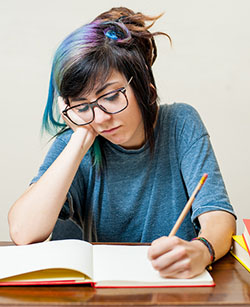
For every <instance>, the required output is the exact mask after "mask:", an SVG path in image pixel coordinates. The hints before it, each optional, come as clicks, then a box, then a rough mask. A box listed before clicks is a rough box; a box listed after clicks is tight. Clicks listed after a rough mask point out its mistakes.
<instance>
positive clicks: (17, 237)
mask: <svg viewBox="0 0 250 307" xmlns="http://www.w3.org/2000/svg"><path fill="white" fill-rule="evenodd" d="M8 223H9V235H10V238H11V240H12V241H13V242H14V243H15V244H16V245H27V244H30V243H33V241H32V238H31V236H30V235H28V234H27V230H25V228H24V227H22V226H21V225H20V224H19V223H18V222H17V221H16V220H15V219H14V217H13V216H12V214H11V211H10V212H9V214H8Z"/></svg>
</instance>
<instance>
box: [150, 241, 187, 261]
mask: <svg viewBox="0 0 250 307" xmlns="http://www.w3.org/2000/svg"><path fill="white" fill-rule="evenodd" d="M181 242H182V240H181V239H180V238H178V237H175V236H173V237H161V238H159V239H157V240H155V241H153V242H152V244H151V246H150V247H149V249H148V258H149V259H150V260H152V259H156V258H158V257H159V256H161V255H163V254H165V253H168V252H169V251H171V250H172V249H173V248H174V247H175V246H177V245H179V244H181Z"/></svg>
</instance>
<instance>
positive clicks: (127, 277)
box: [93, 245, 213, 286]
mask: <svg viewBox="0 0 250 307" xmlns="http://www.w3.org/2000/svg"><path fill="white" fill-rule="evenodd" d="M148 248H149V246H124V245H95V246H93V250H94V251H93V257H94V261H93V265H94V280H95V282H97V283H98V282H100V281H109V282H107V283H102V284H103V285H113V286H115V285H116V282H117V284H119V285H122V284H124V285H125V284H127V285H129V284H132V285H137V284H138V285H144V286H146V285H189V284H190V285H199V284H204V285H205V284H212V283H213V280H212V277H211V276H210V274H209V273H208V272H207V271H205V272H204V273H202V274H201V275H199V276H197V277H195V278H192V279H168V278H162V277H161V276H160V275H159V273H158V272H157V271H156V270H154V268H153V267H152V265H151V262H150V261H149V260H148V258H147V250H148ZM100 284H101V283H100Z"/></svg>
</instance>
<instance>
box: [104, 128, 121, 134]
mask: <svg viewBox="0 0 250 307" xmlns="http://www.w3.org/2000/svg"><path fill="white" fill-rule="evenodd" d="M119 128H120V126H118V127H114V128H111V129H107V130H102V132H101V133H102V134H107V133H112V132H115V131H116V130H117V129H119Z"/></svg>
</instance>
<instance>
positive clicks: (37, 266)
mask: <svg viewBox="0 0 250 307" xmlns="http://www.w3.org/2000/svg"><path fill="white" fill-rule="evenodd" d="M92 253H93V250H92V245H91V244H90V243H88V242H85V241H80V240H58V241H49V242H42V243H35V244H30V245H22V246H2V247H0V278H1V279H2V278H6V277H10V276H15V275H19V274H24V273H28V272H32V271H38V270H44V269H54V268H66V269H71V270H76V271H80V272H82V273H84V274H86V275H87V276H89V277H90V278H91V279H92V278H93V261H92V260H93V255H92Z"/></svg>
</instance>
